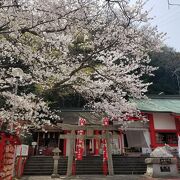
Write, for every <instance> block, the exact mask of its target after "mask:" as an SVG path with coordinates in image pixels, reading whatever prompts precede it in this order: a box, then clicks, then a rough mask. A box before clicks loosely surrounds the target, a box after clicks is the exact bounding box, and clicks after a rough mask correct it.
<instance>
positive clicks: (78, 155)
mask: <svg viewBox="0 0 180 180" xmlns="http://www.w3.org/2000/svg"><path fill="white" fill-rule="evenodd" d="M85 124H86V120H85V119H83V118H79V126H84V125H85ZM77 134H78V135H85V131H84V130H79V131H78V132H77ZM83 152H84V139H81V138H80V139H77V143H76V160H82V157H83Z"/></svg>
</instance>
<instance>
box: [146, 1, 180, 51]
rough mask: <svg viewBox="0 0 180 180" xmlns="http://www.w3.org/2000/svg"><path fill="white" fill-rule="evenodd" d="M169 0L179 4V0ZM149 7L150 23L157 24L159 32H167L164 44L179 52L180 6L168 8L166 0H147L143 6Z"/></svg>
mask: <svg viewBox="0 0 180 180" xmlns="http://www.w3.org/2000/svg"><path fill="white" fill-rule="evenodd" d="M169 1H170V2H171V3H179V4H180V0H169ZM151 7H152V8H153V9H152V11H151V12H150V15H151V16H152V17H154V20H152V24H153V25H157V26H158V30H159V31H160V32H166V33H167V35H166V39H165V44H167V45H168V46H170V47H173V48H174V49H175V50H176V51H178V52H180V6H170V7H169V8H168V0H149V2H148V3H147V4H146V6H145V8H147V9H150V8H151Z"/></svg>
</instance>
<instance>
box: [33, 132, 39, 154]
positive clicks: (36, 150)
mask: <svg viewBox="0 0 180 180" xmlns="http://www.w3.org/2000/svg"><path fill="white" fill-rule="evenodd" d="M38 148H39V132H38V137H37V146H36V154H35V155H38ZM33 155H34V154H33Z"/></svg>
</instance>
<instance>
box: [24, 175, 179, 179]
mask: <svg viewBox="0 0 180 180" xmlns="http://www.w3.org/2000/svg"><path fill="white" fill-rule="evenodd" d="M65 179H73V180H163V179H166V180H174V179H177V180H180V176H178V177H163V178H151V177H146V176H143V175H140V176H138V175H115V176H101V175H99V176H98V175H93V176H90V175H87V176H84V175H82V176H72V177H66V176H60V178H53V179H52V178H51V177H50V176H23V177H22V178H21V180H65Z"/></svg>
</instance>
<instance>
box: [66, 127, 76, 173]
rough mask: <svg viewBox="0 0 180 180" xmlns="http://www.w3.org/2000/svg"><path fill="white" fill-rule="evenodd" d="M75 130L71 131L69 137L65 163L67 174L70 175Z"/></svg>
mask: <svg viewBox="0 0 180 180" xmlns="http://www.w3.org/2000/svg"><path fill="white" fill-rule="evenodd" d="M74 137H75V130H72V131H71V135H70V136H69V138H70V153H69V156H68V164H67V176H71V175H72V165H73V156H74V145H75V138H74Z"/></svg>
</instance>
